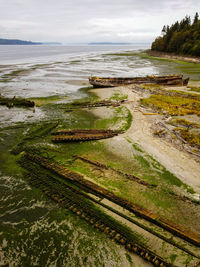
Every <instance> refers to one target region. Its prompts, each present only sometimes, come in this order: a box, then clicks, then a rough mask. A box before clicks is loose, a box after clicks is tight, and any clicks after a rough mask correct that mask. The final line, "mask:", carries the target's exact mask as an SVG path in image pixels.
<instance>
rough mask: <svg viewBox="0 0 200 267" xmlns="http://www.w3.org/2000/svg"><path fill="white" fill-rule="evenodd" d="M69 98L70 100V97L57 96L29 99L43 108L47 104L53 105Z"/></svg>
mask: <svg viewBox="0 0 200 267" xmlns="http://www.w3.org/2000/svg"><path fill="white" fill-rule="evenodd" d="M68 98H69V97H68V96H61V95H59V96H58V95H55V96H49V97H33V98H29V100H31V101H34V102H35V105H36V106H37V107H41V106H44V105H46V104H49V103H53V102H56V101H60V100H65V99H68Z"/></svg>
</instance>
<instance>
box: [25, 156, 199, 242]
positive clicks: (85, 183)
mask: <svg viewBox="0 0 200 267" xmlns="http://www.w3.org/2000/svg"><path fill="white" fill-rule="evenodd" d="M25 157H26V159H27V160H30V161H32V162H34V163H37V164H39V165H40V166H42V167H44V168H45V169H47V170H50V171H52V172H53V173H55V174H57V175H59V176H61V177H62V178H64V179H65V180H67V181H70V182H71V183H72V184H76V185H78V186H80V187H81V188H84V190H85V191H87V192H93V193H94V194H95V195H97V196H100V197H103V198H106V199H108V200H110V201H112V202H113V203H116V204H117V205H119V206H121V207H123V208H125V209H127V210H129V211H130V212H133V213H134V214H135V215H136V216H138V217H141V218H143V219H145V220H147V221H150V222H152V223H154V224H155V225H158V226H159V227H161V228H163V229H165V230H167V231H168V232H171V233H173V234H174V235H176V236H178V237H180V238H182V239H183V240H186V241H188V242H190V243H191V244H193V245H195V246H198V247H200V235H198V234H197V233H195V232H192V231H190V230H188V229H186V228H184V227H183V226H180V225H177V224H175V223H173V222H170V221H169V220H167V219H165V218H164V217H162V216H160V215H158V214H155V213H153V212H151V211H149V210H147V209H145V208H142V207H140V206H138V205H135V204H133V203H132V202H130V201H128V200H126V199H124V198H121V197H118V196H116V195H115V194H114V193H112V192H110V191H108V190H107V189H105V188H103V187H101V186H99V185H97V184H95V183H93V182H91V181H89V180H87V179H85V178H84V176H83V175H81V174H79V173H76V172H74V171H71V170H69V169H68V168H66V167H64V166H62V165H59V164H57V163H55V162H53V161H50V160H48V159H45V158H43V157H40V156H38V155H35V154H28V153H27V154H25Z"/></svg>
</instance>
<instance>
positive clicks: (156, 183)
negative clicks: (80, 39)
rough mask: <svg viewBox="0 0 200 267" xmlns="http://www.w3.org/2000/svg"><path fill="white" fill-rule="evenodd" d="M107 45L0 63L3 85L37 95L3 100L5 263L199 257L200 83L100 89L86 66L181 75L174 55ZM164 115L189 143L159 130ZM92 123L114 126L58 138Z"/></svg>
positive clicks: (0, 217)
mask: <svg viewBox="0 0 200 267" xmlns="http://www.w3.org/2000/svg"><path fill="white" fill-rule="evenodd" d="M109 49H110V48H109ZM109 49H108V48H107V51H106V49H105V48H104V51H97V50H98V49H97V50H96V51H82V52H79V53H78V54H77V53H75V52H73V51H72V53H74V54H73V55H72V53H71V54H70V55H66V54H65V55H62V56H58V55H57V56H49V55H48V60H47V59H46V58H42V57H41V58H40V59H37V62H35V61H34V60H33V59H26V60H25V61H24V63H23V64H22V63H15V64H11V63H9V64H2V65H1V66H0V70H1V73H0V75H1V78H0V90H1V95H2V96H3V97H9V98H13V97H14V96H16V97H21V98H26V99H27V100H29V101H33V102H34V104H35V106H34V107H28V108H27V107H21V106H20V107H18V106H13V107H12V106H9V107H7V106H1V107H0V108H1V116H0V121H1V128H0V140H1V143H0V149H1V154H0V162H1V167H0V171H1V175H0V180H1V183H0V184H1V185H0V210H1V212H0V223H1V228H0V229H1V230H0V265H2V266H4V265H5V266H7V265H10V266H152V264H153V265H157V266H197V264H198V262H199V260H200V254H199V245H200V228H199V223H198V221H199V220H200V217H199V214H200V212H199V211H200V210H199V207H200V206H199V203H200V199H199V193H200V181H199V177H198V175H199V163H198V149H199V147H198V146H199V143H198V138H196V135H197V134H196V133H197V131H198V129H199V122H198V118H199V117H198V116H199V114H198V110H196V108H195V107H196V106H194V105H198V104H199V98H198V97H199V96H198V94H199V93H198V90H197V89H198V86H199V85H198V82H193V83H191V84H189V85H188V87H182V88H181V89H180V90H179V91H178V92H177V90H178V88H177V87H176V89H175V88H166V87H159V88H158V87H156V86H153V87H151V86H149V87H148V86H146V85H141V86H140V87H137V86H136V87H135V86H134V85H131V86H127V87H118V88H112V89H104V88H103V89H95V90H94V89H93V88H92V87H91V86H90V85H89V84H88V79H87V78H88V76H90V75H91V74H92V75H96V76H97V75H98V76H103V75H105V76H124V77H127V76H142V75H151V74H161V73H163V74H164V72H165V74H166V73H178V70H177V69H176V68H175V67H174V66H173V68H172V65H171V64H170V63H169V64H167V63H165V65H163V62H160V65H159V64H158V63H156V64H155V63H154V61H153V60H152V61H151V60H150V59H148V58H146V59H144V58H142V57H140V56H139V55H136V56H135V55H134V56H133V57H127V56H125V57H124V56H123V57H122V56H115V55H106V53H107V54H110V51H109ZM120 49H121V50H122V48H118V50H117V48H115V50H116V52H117V53H119V52H120V53H121V51H119V50H120ZM105 52H106V53H105ZM135 52H136V51H135ZM135 52H134V53H135ZM27 62H28V63H27ZM176 64H178V63H176ZM172 69H173V71H172ZM186 74H187V73H186ZM188 74H189V73H188ZM189 76H190V75H189ZM195 77H196V76H195ZM195 77H194V78H195ZM196 88H197V89H196ZM194 89H195V90H194ZM155 90H157V93H155V92H154V91H155ZM166 91H167V95H166V94H165V92H166ZM180 91H181V92H180ZM158 92H159V95H158ZM160 95H163V96H164V97H163V99H162V101H163V102H162V103H161V104H160V102H159V101H158V99H157V98H158V97H159V96H160ZM186 95H187V96H186ZM167 97H168V98H170V97H172V98H173V100H174V98H175V97H176V98H181V101H183V102H184V101H185V102H184V103H182V102H180V101H179V104H180V105H182V104H183V106H181V108H182V109H180V110H182V112H183V113H184V114H183V116H184V118H182V120H181V118H179V116H182V115H181V114H172V113H173V112H175V111H177V109H176V108H175V107H174V105H173V101H172V100H171V102H170V101H169V99H168V98H167ZM152 99H153V100H152ZM186 99H187V100H186ZM160 101H161V100H160ZM192 101H193V102H192ZM164 103H165V105H164ZM166 103H168V105H167V104H166ZM192 103H193V104H192ZM170 104H171V106H170ZM185 104H188V106H185ZM159 105H161V107H162V109H161V108H160V106H159ZM164 108H165V109H164ZM188 110H190V114H187V112H188ZM191 110H192V111H193V113H192V114H191ZM168 113H169V114H168ZM148 114H149V115H148ZM150 114H153V115H150ZM152 116H154V118H155V119H154V118H152ZM185 116H192V117H191V118H189V117H187V118H186V117H185ZM163 118H165V119H167V118H169V119H168V121H167V123H168V124H167V125H170V127H172V129H169V132H168V135H170V133H171V132H170V130H173V131H174V132H173V134H176V135H177V136H178V137H180V138H181V139H183V140H185V142H187V146H188V147H185V148H184V149H180V145H181V144H176V146H175V145H174V143H173V142H172V141H171V139H170V140H166V139H164V136H163V135H161V136H159V134H157V135H156V133H155V131H158V132H159V131H160V130H162V129H160V128H159V129H157V128H156V129H155V128H152V127H153V126H154V127H155V125H160V124H158V122H159V123H163ZM188 121H190V123H189V122H188ZM156 123H157V124H156ZM177 125H178V126H179V128H180V127H182V128H181V129H175V128H177ZM180 125H181V126H180ZM185 125H189V127H190V128H189V129H188V128H184V127H185ZM74 129H76V131H75V130H74ZM86 129H87V131H89V130H92V131H93V132H92V131H91V133H95V131H96V130H98V131H101V132H102V133H103V134H104V133H110V132H112V131H113V132H115V133H117V134H116V135H115V136H112V137H110V138H106V139H101V140H90V141H80V140H78V141H76V142H71V141H70V142H69V140H68V141H66V142H61V143H58V142H56V143H55V142H53V138H54V136H56V134H57V135H62V134H63V133H64V132H65V133H66V132H67V133H69V130H71V131H70V135H72V136H73V135H74V133H75V132H76V134H77V133H79V134H80V130H86ZM94 129H95V131H94ZM191 129H193V130H192V132H191ZM111 130H112V131H111ZM185 130H187V134H188V135H189V134H190V135H191V134H193V135H192V137H193V139H192V141H191V142H188V140H187V139H188V138H189V137H188V135H187V136H186V137H185V135H186V133H185V132H184V133H185V135H183V133H182V132H183V131H185ZM98 131H96V132H98ZM85 132H86V131H82V133H81V134H83V135H84V133H85ZM194 136H195V137H194ZM184 138H185V139H184ZM190 140H191V138H190ZM169 141H170V142H169ZM179 141H180V140H179ZM184 145H185V146H186V144H184ZM189 152H190V154H188V153H189ZM172 154H173V156H172ZM178 155H179V156H178ZM182 163H183V164H182ZM190 172H192V173H190Z"/></svg>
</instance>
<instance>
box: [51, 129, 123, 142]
mask: <svg viewBox="0 0 200 267" xmlns="http://www.w3.org/2000/svg"><path fill="white" fill-rule="evenodd" d="M119 133H120V131H115V130H110V129H107V130H97V129H74V130H60V131H56V132H53V133H52V141H53V142H76V141H89V140H99V139H106V138H111V137H114V136H116V135H118V134H119Z"/></svg>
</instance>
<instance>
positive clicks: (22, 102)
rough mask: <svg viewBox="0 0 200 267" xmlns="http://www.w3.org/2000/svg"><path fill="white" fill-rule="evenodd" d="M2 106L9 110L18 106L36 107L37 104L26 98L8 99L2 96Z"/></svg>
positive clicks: (0, 98) (0, 100)
mask: <svg viewBox="0 0 200 267" xmlns="http://www.w3.org/2000/svg"><path fill="white" fill-rule="evenodd" d="M0 105H5V106H7V107H8V108H11V107H14V106H18V107H34V106H35V103H34V102H33V101H30V100H27V99H25V98H17V97H13V98H8V97H3V96H0Z"/></svg>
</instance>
